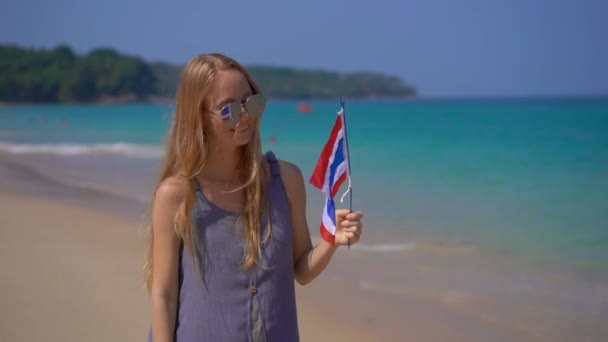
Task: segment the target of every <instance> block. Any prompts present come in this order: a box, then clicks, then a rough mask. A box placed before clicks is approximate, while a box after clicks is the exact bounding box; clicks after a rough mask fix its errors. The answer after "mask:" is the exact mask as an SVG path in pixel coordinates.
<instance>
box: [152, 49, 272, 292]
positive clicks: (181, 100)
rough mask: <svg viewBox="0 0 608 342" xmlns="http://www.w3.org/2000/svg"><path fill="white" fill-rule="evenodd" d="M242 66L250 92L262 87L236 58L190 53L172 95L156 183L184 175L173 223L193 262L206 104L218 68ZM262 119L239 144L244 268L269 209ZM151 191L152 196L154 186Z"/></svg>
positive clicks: (255, 257)
mask: <svg viewBox="0 0 608 342" xmlns="http://www.w3.org/2000/svg"><path fill="white" fill-rule="evenodd" d="M222 70H237V71H240V72H241V73H242V74H243V75H244V76H245V78H246V79H247V81H248V82H249V85H250V86H251V89H252V91H253V93H254V94H258V93H261V90H260V88H259V87H258V85H257V84H256V83H255V81H254V80H253V79H252V77H251V75H250V74H249V73H248V72H247V70H245V68H244V67H243V66H242V65H240V64H239V63H238V62H236V61H235V60H233V59H231V58H229V57H227V56H224V55H222V54H218V53H213V54H205V55H199V56H196V57H194V58H193V59H191V60H190V61H189V62H188V64H187V65H186V66H185V68H184V70H183V71H182V74H181V78H180V81H179V85H178V88H177V94H176V98H175V112H174V115H173V120H172V124H171V128H170V131H169V135H168V141H167V145H166V158H165V161H164V165H163V166H162V169H161V173H160V179H159V180H158V183H157V186H156V189H158V186H159V185H160V184H161V183H162V182H163V181H164V180H166V179H167V178H169V177H174V176H177V177H180V178H182V179H185V180H187V182H186V184H187V186H186V193H185V196H184V200H183V202H182V203H181V205H180V207H179V209H178V211H177V213H176V215H175V218H174V227H175V233H176V234H177V236H178V238H179V240H180V243H182V244H183V246H184V247H186V249H187V251H188V254H189V256H190V258H192V260H193V263H192V264H193V265H197V258H196V257H195V255H197V254H198V253H197V250H198V249H199V248H202V247H201V246H199V245H198V244H197V243H196V241H197V239H196V229H194V227H193V225H192V209H193V207H194V204H195V202H196V193H195V187H194V178H195V177H196V176H197V175H198V174H199V172H200V171H201V170H202V169H203V168H204V166H205V163H206V161H207V154H208V148H209V146H208V145H209V144H208V142H209V135H208V134H209V132H208V131H207V130H206V128H205V124H206V121H207V120H205V119H204V113H205V110H206V109H207V108H208V105H209V100H210V95H211V93H212V89H213V87H214V85H215V84H216V81H217V74H218V71H222ZM259 123H260V120H259V118H258V119H255V120H254V125H255V128H254V133H253V137H252V139H251V141H250V142H249V143H248V144H247V145H245V146H244V147H243V148H242V159H241V164H240V167H239V177H240V181H241V182H242V186H241V187H240V189H242V190H243V191H244V196H243V197H244V208H243V210H242V212H241V215H240V221H241V222H242V223H244V224H243V226H244V236H243V237H244V241H245V245H244V246H245V247H244V258H243V263H242V268H243V269H248V268H250V267H252V266H254V265H256V264H258V262H259V258H260V254H261V253H260V250H261V238H260V226H261V221H262V218H261V217H260V214H261V213H267V212H268V204H267V197H266V196H265V193H264V188H265V187H266V178H267V176H266V174H267V172H266V171H265V167H264V163H262V153H261V141H260V133H259ZM154 196H156V191H155V194H154ZM153 244H154V234H153V229H152V227H151V225H150V227H149V241H148V251H147V254H146V262H145V266H144V282H145V287H146V289H147V291H148V292H149V291H150V288H151V285H152V277H153V275H152V263H153V260H152V248H153Z"/></svg>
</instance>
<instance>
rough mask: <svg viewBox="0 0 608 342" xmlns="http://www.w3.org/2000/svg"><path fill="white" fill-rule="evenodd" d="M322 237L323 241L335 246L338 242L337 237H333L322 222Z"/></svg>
mask: <svg viewBox="0 0 608 342" xmlns="http://www.w3.org/2000/svg"><path fill="white" fill-rule="evenodd" d="M321 237H322V238H323V240H325V241H327V242H329V243H330V244H332V245H333V244H334V243H335V242H336V237H335V236H333V235H332V233H330V232H329V231H328V230H327V229H326V228H325V225H324V224H323V222H321Z"/></svg>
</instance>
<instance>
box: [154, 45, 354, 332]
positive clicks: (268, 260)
mask: <svg viewBox="0 0 608 342" xmlns="http://www.w3.org/2000/svg"><path fill="white" fill-rule="evenodd" d="M265 106H266V100H265V98H264V96H263V95H262V93H261V91H260V89H259V88H258V86H257V85H256V84H255V82H254V80H253V79H252V78H251V76H250V75H249V74H248V73H247V71H246V70H245V69H244V68H243V67H242V66H241V65H240V64H239V63H237V62H236V61H234V60H232V59H230V58H228V57H226V56H223V55H220V54H208V55H200V56H197V57H195V58H193V59H192V60H190V62H189V63H188V64H187V65H186V67H185V68H184V71H183V73H182V76H181V80H180V82H179V85H178V89H177V96H176V104H175V113H174V117H173V122H172V126H171V130H170V132H169V133H170V134H169V138H168V142H167V151H166V160H165V162H164V166H163V169H162V172H161V177H160V180H159V183H158V186H157V188H156V191H155V195H154V199H153V207H152V224H151V230H150V244H149V252H148V255H147V263H146V268H145V270H146V274H145V280H146V286H147V289H148V292H149V295H150V302H151V329H150V335H149V339H150V340H153V341H154V342H164V341H176V342H179V341H282V342H289V341H298V340H299V334H298V322H297V317H296V300H295V288H294V286H295V284H294V280H295V281H297V282H298V283H300V284H302V285H304V284H308V283H309V282H311V281H312V280H313V279H315V277H317V276H318V275H319V274H320V273H321V272H322V271H323V269H325V267H326V266H327V264H328V263H329V261H330V259H331V258H332V255H333V254H334V252H335V251H336V248H338V247H339V246H341V245H345V244H347V243H349V241H350V244H354V243H357V242H358V241H359V238H360V236H361V230H362V223H361V218H362V214H361V213H360V212H349V211H348V210H336V216H337V226H338V228H337V231H336V237H335V244H334V245H331V244H329V243H327V242H325V241H324V240H322V241H321V242H320V243H319V244H317V245H316V246H314V247H313V246H312V243H311V239H310V234H309V231H308V225H307V222H306V209H305V205H306V194H305V188H304V180H303V177H302V173H301V172H300V169H299V168H298V167H297V166H295V165H294V164H291V163H289V162H286V161H282V160H277V159H276V158H275V156H274V155H273V154H272V152H268V153H266V154H262V152H261V143H260V132H259V126H260V120H261V116H262V113H263V111H264V109H265Z"/></svg>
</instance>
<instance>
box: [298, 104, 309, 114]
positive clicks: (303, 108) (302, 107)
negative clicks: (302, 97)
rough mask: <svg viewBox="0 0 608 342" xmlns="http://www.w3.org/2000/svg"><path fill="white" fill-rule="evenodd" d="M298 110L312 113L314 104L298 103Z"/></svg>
mask: <svg viewBox="0 0 608 342" xmlns="http://www.w3.org/2000/svg"><path fill="white" fill-rule="evenodd" d="M298 112H300V113H311V112H312V105H310V104H309V103H300V104H299V105H298Z"/></svg>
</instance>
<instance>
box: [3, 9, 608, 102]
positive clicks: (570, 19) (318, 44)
mask: <svg viewBox="0 0 608 342" xmlns="http://www.w3.org/2000/svg"><path fill="white" fill-rule="evenodd" d="M607 15H608V1H605V0H579V1H575V0H511V1H507V0H502V1H501V0H461V1H454V0H417V1H406V0H401V1H397V0H395V1H391V0H377V1H331V0H325V1H323V0H307V1H299V2H291V1H278V0H267V1H264V0H260V1H257V2H253V1H202V0H197V1H194V0H190V1H185V0H174V1H168V0H166V1H160V0H148V1H120V0H104V1H101V0H97V1H93V0H52V1H50V0H3V1H2V3H1V4H0V43H17V44H20V45H22V46H28V47H52V46H55V45H56V44H59V43H67V44H69V45H71V46H72V47H73V48H74V49H75V50H76V51H77V52H79V53H85V52H87V51H89V50H90V49H92V48H95V47H99V46H110V47H114V48H116V49H117V50H119V51H121V52H124V53H129V54H136V55H139V56H141V57H143V58H145V59H146V60H164V61H169V62H175V63H185V62H186V61H187V60H188V59H189V58H190V57H192V56H193V55H195V54H198V53H201V52H210V51H219V52H223V53H226V54H228V55H230V56H232V57H235V58H236V59H238V60H239V61H241V62H242V63H244V64H254V63H255V64H270V65H283V66H295V67H307V68H308V67H313V68H326V69H333V70H337V71H361V70H368V71H379V72H386V73H390V74H395V75H398V76H399V77H401V78H402V79H403V80H404V81H405V82H406V83H409V84H412V85H414V86H416V87H417V88H418V89H419V90H420V93H421V95H423V96H428V97H446V96H447V97H459V96H467V97H481V96H561V95H575V96H580V95H583V96H588V95H608V38H607V36H608V20H607V19H606V17H607Z"/></svg>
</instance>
